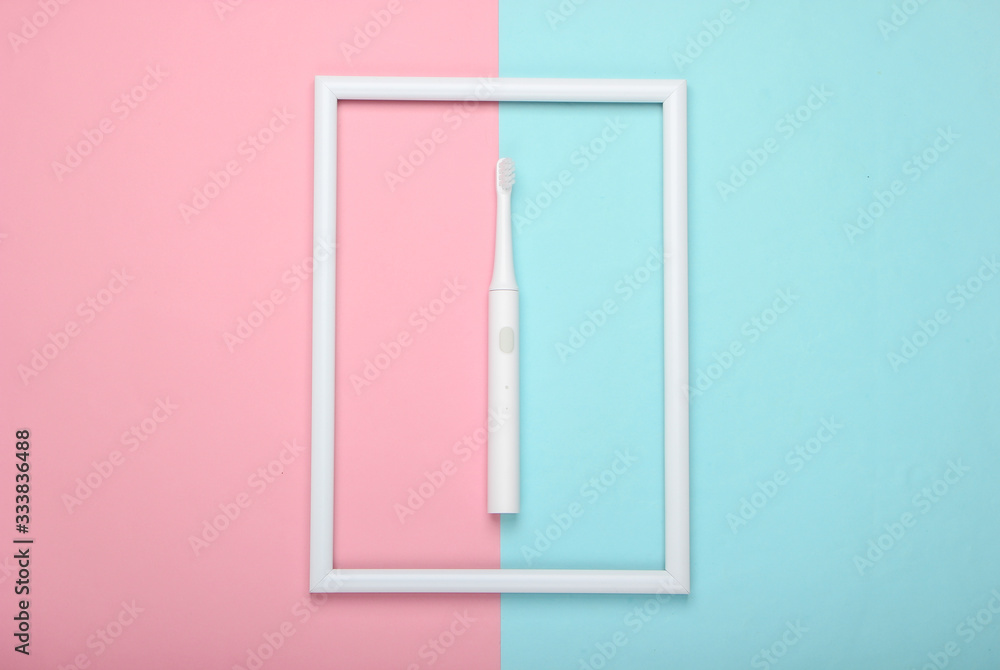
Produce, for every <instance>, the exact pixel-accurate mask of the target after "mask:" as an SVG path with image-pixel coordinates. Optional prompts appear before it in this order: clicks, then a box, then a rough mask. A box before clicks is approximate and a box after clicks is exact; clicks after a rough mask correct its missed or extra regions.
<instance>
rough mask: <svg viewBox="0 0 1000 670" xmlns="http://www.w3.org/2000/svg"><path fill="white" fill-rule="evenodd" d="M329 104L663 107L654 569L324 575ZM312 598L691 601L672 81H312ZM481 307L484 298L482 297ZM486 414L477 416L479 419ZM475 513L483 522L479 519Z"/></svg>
mask: <svg viewBox="0 0 1000 670" xmlns="http://www.w3.org/2000/svg"><path fill="white" fill-rule="evenodd" d="M339 100H408V101H416V100H428V101H429V100H455V101H463V100H464V101H471V100H478V101H497V102H602V103H651V104H660V105H662V106H663V246H664V249H663V251H664V273H663V281H664V286H663V301H664V304H663V313H664V424H665V425H664V429H665V430H664V506H665V507H664V522H665V535H664V537H665V544H666V546H665V557H666V561H665V565H664V568H663V569H662V570H561V569H552V570H546V569H508V568H500V569H468V570H466V569H350V570H341V569H337V568H335V567H334V565H333V481H334V477H333V472H334V471H333V468H334V442H333V438H334V347H335V343H336V340H335V332H336V327H335V326H336V320H335V312H336V309H335V295H336V290H335V288H336V254H335V253H328V249H329V246H328V245H329V244H330V243H333V242H334V241H335V240H336V221H337V219H336V214H337V102H338V101H339ZM315 105H316V107H315V109H316V117H315V159H314V160H315V165H314V211H313V217H314V218H313V236H314V244H315V245H316V248H320V247H321V246H322V248H323V249H325V250H327V253H328V257H327V258H326V259H325V260H324V262H317V263H315V270H314V273H313V351H312V448H311V453H312V462H311V511H310V535H309V545H310V546H309V585H310V589H309V590H310V592H311V593H332V592H345V593H357V592H368V593H374V592H388V593H394V592H398V593H403V592H418V593H432V592H467V593H648V594H688V593H690V584H691V578H690V531H689V526H690V514H689V498H688V474H689V471H688V396H687V385H688V281H687V85H686V82H685V81H684V80H674V79H533V78H527V79H523V78H456V77H334V76H318V77H316V100H315ZM484 300H485V297H484ZM483 411H484V412H485V408H484V410H483ZM483 513H484V514H486V510H485V508H484V510H483Z"/></svg>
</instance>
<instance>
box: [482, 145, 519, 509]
mask: <svg viewBox="0 0 1000 670" xmlns="http://www.w3.org/2000/svg"><path fill="white" fill-rule="evenodd" d="M513 186H514V161H512V160H511V159H509V158H501V159H500V160H499V161H497V242H496V252H495V255H494V258H493V280H492V281H491V282H490V304H489V389H488V403H489V416H490V419H491V422H492V421H495V422H496V424H494V425H493V426H491V428H490V430H489V433H488V435H489V437H488V440H487V445H488V446H487V450H488V461H489V463H488V466H487V467H488V476H487V480H488V481H487V509H488V510H489V512H490V514H504V513H514V512H518V511H520V509H521V473H520V469H521V466H520V432H521V429H520V420H519V416H518V415H519V413H520V402H519V393H518V377H519V375H518V359H519V356H518V350H519V349H520V347H521V343H520V341H519V340H520V335H519V333H518V328H517V323H518V314H517V313H518V300H517V281H516V280H515V279H514V249H513V242H512V241H511V232H510V191H511V188H512V187H513Z"/></svg>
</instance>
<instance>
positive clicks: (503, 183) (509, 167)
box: [497, 158, 514, 193]
mask: <svg viewBox="0 0 1000 670" xmlns="http://www.w3.org/2000/svg"><path fill="white" fill-rule="evenodd" d="M513 186H514V161H513V160H512V159H510V158H501V159H500V160H499V161H497V189H498V190H500V191H503V192H504V193H510V189H511V187H513Z"/></svg>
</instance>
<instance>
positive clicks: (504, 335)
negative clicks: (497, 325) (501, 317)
mask: <svg viewBox="0 0 1000 670" xmlns="http://www.w3.org/2000/svg"><path fill="white" fill-rule="evenodd" d="M500 351H502V352H504V353H505V354H509V353H510V352H512V351H514V329H513V328H511V327H510V326H504V327H503V328H501V329H500Z"/></svg>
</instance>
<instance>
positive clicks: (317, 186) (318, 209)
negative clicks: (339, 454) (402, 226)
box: [309, 78, 337, 588]
mask: <svg viewBox="0 0 1000 670" xmlns="http://www.w3.org/2000/svg"><path fill="white" fill-rule="evenodd" d="M315 113H316V119H315V126H316V128H315V133H316V138H315V144H314V151H315V156H313V169H314V179H315V183H314V185H313V240H314V244H315V243H316V241H318V240H329V241H330V242H331V243H332V245H333V246H334V251H333V252H332V253H330V254H329V258H328V259H327V261H324V262H323V263H314V266H315V269H314V271H313V298H312V307H313V329H312V337H313V340H312V361H313V362H312V439H311V443H312V446H311V453H312V464H311V466H310V472H311V482H310V494H309V496H310V513H309V584H310V587H311V588H315V587H316V586H318V585H319V584H320V583H321V582H322V581H323V579H324V578H325V577H326V576H327V575H328V574H329V573H330V571H331V570H332V569H333V426H334V411H335V407H334V403H333V393H334V379H335V377H334V351H335V346H334V345H335V340H334V337H335V336H336V328H335V327H334V318H335V314H336V304H335V301H336V297H337V295H336V289H335V284H336V282H335V280H336V276H337V275H336V273H337V254H336V241H337V96H336V95H335V94H334V92H333V91H331V90H330V89H329V87H327V86H326V84H325V83H324V82H323V81H322V79H320V78H317V79H316V101H315Z"/></svg>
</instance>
